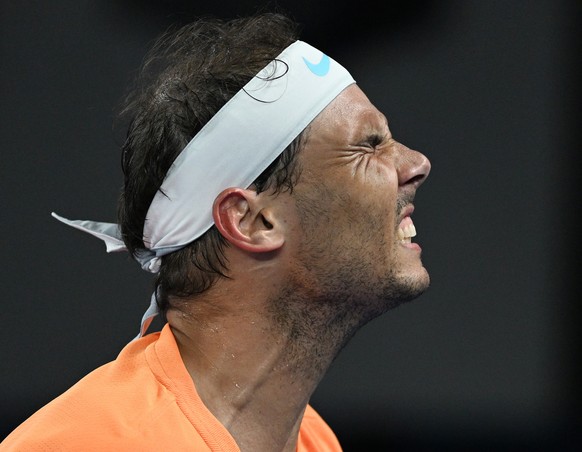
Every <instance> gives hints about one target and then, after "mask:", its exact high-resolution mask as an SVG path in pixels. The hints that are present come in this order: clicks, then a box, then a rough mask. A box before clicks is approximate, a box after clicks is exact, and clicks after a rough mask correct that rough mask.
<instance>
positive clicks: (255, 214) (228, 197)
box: [212, 188, 285, 253]
mask: <svg viewBox="0 0 582 452" xmlns="http://www.w3.org/2000/svg"><path fill="white" fill-rule="evenodd" d="M266 196H267V195H265V196H264V197H260V195H257V193H256V192H255V191H254V190H244V189H242V188H227V189H226V190H223V191H222V192H221V193H220V194H219V195H218V196H217V197H216V199H215V200H214V205H213V207H212V216H213V218H214V224H215V225H216V227H217V228H218V230H219V231H220V233H221V234H222V236H223V237H224V238H225V239H226V240H228V241H229V242H230V243H231V244H232V245H234V246H236V247H238V248H240V249H243V250H246V251H250V252H254V253H266V252H270V251H275V250H277V249H279V248H281V247H282V246H283V243H284V242H285V240H284V235H283V233H282V232H283V231H281V230H279V228H278V227H277V224H276V222H275V221H274V219H273V218H271V214H270V211H269V209H268V206H263V205H262V202H263V200H264V199H265V198H266Z"/></svg>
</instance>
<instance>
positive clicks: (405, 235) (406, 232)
mask: <svg viewBox="0 0 582 452" xmlns="http://www.w3.org/2000/svg"><path fill="white" fill-rule="evenodd" d="M415 236H416V228H415V227H414V224H409V225H408V226H405V227H404V228H398V238H399V239H400V240H404V239H409V238H411V237H415Z"/></svg>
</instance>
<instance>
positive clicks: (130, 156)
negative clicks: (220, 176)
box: [119, 15, 430, 331]
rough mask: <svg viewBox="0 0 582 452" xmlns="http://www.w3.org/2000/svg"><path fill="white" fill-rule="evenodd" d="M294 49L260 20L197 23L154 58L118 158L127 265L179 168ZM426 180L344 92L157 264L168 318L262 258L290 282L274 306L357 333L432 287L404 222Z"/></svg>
mask: <svg viewBox="0 0 582 452" xmlns="http://www.w3.org/2000/svg"><path fill="white" fill-rule="evenodd" d="M295 39H296V36H295V32H294V27H293V25H292V24H291V23H290V22H289V21H287V20H286V19H284V18H282V17H280V16H272V15H267V16H262V17H259V18H254V19H250V20H239V21H235V22H232V23H228V24H222V23H219V22H216V21H211V22H197V23H195V24H193V25H191V26H188V27H185V28H184V29H182V30H180V31H179V32H178V33H177V34H174V35H171V36H170V37H168V38H166V39H165V40H163V41H161V43H160V44H158V45H157V46H156V48H155V50H154V54H153V56H151V57H150V59H149V60H148V63H147V64H146V70H147V69H148V68H150V67H152V66H156V65H160V64H162V69H161V71H158V73H161V75H160V76H158V77H157V78H155V79H153V82H152V81H149V83H148V84H145V85H143V86H145V88H144V89H142V90H140V91H138V92H137V95H135V96H134V97H133V98H132V101H131V102H130V104H129V105H130V108H129V110H134V111H135V113H134V117H133V120H132V124H131V126H130V130H129V133H128V139H127V141H126V144H125V146H124V156H123V164H124V171H125V174H126V183H125V188H124V191H123V193H122V197H121V200H120V208H119V212H120V223H121V227H122V232H123V235H124V240H125V242H126V243H127V245H128V248H129V249H130V250H131V251H132V252H133V253H134V254H139V252H140V250H141V249H143V248H144V247H145V246H144V234H145V235H146V237H145V240H146V242H147V240H148V237H147V234H146V233H145V232H144V222H145V221H146V215H149V214H148V213H147V212H148V208H149V207H150V204H151V203H152V199H153V198H154V196H157V197H159V196H160V193H158V194H157V195H156V192H158V189H159V188H160V186H161V184H162V181H163V179H164V177H165V175H166V172H167V170H168V168H170V165H171V164H172V162H173V160H174V159H175V158H176V156H177V155H178V154H179V153H180V151H182V149H184V147H185V146H186V145H187V144H188V142H189V140H190V139H191V138H192V136H194V135H196V133H197V132H198V131H199V130H200V129H201V128H202V126H204V124H206V122H207V121H208V120H209V119H210V118H211V117H213V115H214V114H215V113H216V112H217V111H218V110H219V109H220V108H221V107H222V106H223V105H224V104H225V103H226V102H227V101H228V100H229V99H230V98H231V97H232V96H233V95H234V94H235V93H236V92H237V91H239V90H240V89H241V88H242V86H243V85H245V83H246V82H248V81H249V80H250V79H252V78H253V77H254V76H255V75H256V74H257V72H258V71H259V70H261V69H262V68H263V67H264V66H265V65H266V64H267V63H268V62H269V61H271V60H273V59H274V58H275V57H276V56H277V55H279V53H280V52H281V51H282V50H283V49H285V48H287V46H289V44H290V43H292V42H293V41H294V40H295ZM160 55H161V56H160ZM323 61H324V60H322V62H323ZM306 63H307V61H306ZM310 70H311V69H310ZM312 72H313V74H316V72H317V68H316V69H315V70H314V71H312ZM316 75H317V74H316ZM344 86H346V85H344ZM342 89H343V88H342ZM245 94H248V93H247V92H246V91H245ZM330 100H331V99H330ZM330 100H328V101H327V102H330ZM289 113H291V112H289ZM306 124H307V123H306ZM255 127H256V130H255V129H254V130H253V131H252V133H255V134H259V136H260V134H261V133H264V132H266V131H264V130H262V127H263V124H256V125H255ZM299 130H300V129H299ZM197 136H199V135H197ZM259 146H260V145H259ZM221 151H222V150H221V149H213V152H221ZM429 169H430V165H429V163H428V160H427V159H426V158H425V157H424V156H422V155H421V154H419V153H417V152H414V151H411V150H409V149H408V148H406V147H404V146H403V145H401V144H399V143H397V142H396V141H394V139H393V138H392V137H391V134H390V131H389V130H388V127H387V122H386V120H385V118H384V117H383V116H382V115H381V113H380V112H378V110H377V109H376V108H375V107H374V106H373V105H372V104H371V103H370V102H369V100H368V99H367V98H366V96H365V95H364V94H363V93H362V91H361V90H360V89H359V88H358V87H357V86H356V85H351V86H349V87H348V88H346V89H343V91H342V92H341V93H340V94H339V95H338V96H337V97H336V98H335V99H334V100H333V101H331V103H329V105H327V107H326V108H325V109H324V110H323V111H321V113H320V114H319V115H318V116H317V117H316V118H315V120H314V121H313V122H312V123H311V124H310V126H309V127H308V128H307V129H306V131H304V132H303V133H300V134H299V136H298V137H297V138H296V139H295V141H294V142H293V143H292V144H291V145H290V146H289V147H288V148H287V149H286V150H285V151H284V152H283V153H282V154H281V156H280V157H279V158H278V159H276V160H275V161H274V162H273V163H272V164H271V166H270V167H269V168H267V170H266V171H264V172H263V174H261V175H260V176H259V177H258V178H257V179H256V180H255V181H254V183H253V184H252V185H251V187H250V190H247V189H246V187H231V188H229V189H227V190H225V191H223V192H222V193H221V194H220V195H219V196H218V197H217V198H216V200H215V202H214V207H213V215H214V221H215V223H216V224H215V226H213V227H212V228H211V229H210V230H209V231H208V232H206V233H205V234H204V235H203V236H202V237H200V238H198V239H197V240H195V241H194V242H192V243H191V244H190V245H189V246H187V247H186V248H183V249H182V250H179V251H175V252H173V253H171V254H168V255H166V256H164V257H163V259H162V265H161V269H160V273H159V277H158V279H157V285H158V291H159V294H160V301H161V307H162V310H165V309H166V308H167V307H168V303H169V300H172V299H173V298H174V297H178V298H179V297H186V296H191V295H195V294H199V293H201V292H203V291H205V290H206V289H208V288H209V287H210V286H211V285H212V284H213V282H214V281H216V280H217V278H220V277H225V278H226V277H228V276H230V275H232V274H237V269H229V268H227V267H228V262H227V260H228V259H231V258H233V256H235V255H240V253H238V254H237V252H238V251H239V250H242V252H243V255H244V253H248V257H249V263H250V262H251V261H253V260H254V262H256V261H260V260H265V259H264V258H262V259H257V256H259V255H261V254H262V255H263V256H270V257H277V258H278V261H276V262H277V265H278V267H279V268H280V269H281V272H280V273H279V274H282V275H284V278H283V279H281V280H280V281H279V282H280V283H283V284H282V286H281V287H280V288H279V289H278V290H279V292H280V293H279V294H278V295H277V294H275V295H273V296H274V298H277V297H278V296H279V295H285V296H288V298H293V297H295V298H297V297H300V298H303V299H305V300H313V301H314V302H315V301H319V303H316V305H317V306H319V307H320V308H321V309H323V310H326V311H328V312H327V313H328V314H332V315H331V316H328V317H334V316H335V317H336V318H341V320H342V321H346V319H348V318H351V320H349V321H350V322H353V323H354V324H353V325H350V326H349V327H348V328H346V331H347V330H350V331H352V330H353V327H356V326H358V325H359V324H361V323H364V322H365V321H367V320H369V319H370V318H372V317H374V316H376V315H378V314H379V313H381V312H383V311H385V310H386V309H388V308H390V307H392V306H394V305H396V304H398V303H399V302H401V301H404V300H407V299H411V298H413V297H415V296H416V295H418V294H419V293H420V292H422V291H423V290H424V289H425V288H426V286H427V285H428V275H427V273H426V271H425V270H424V268H423V267H422V265H421V263H420V249H419V247H418V246H417V245H414V244H411V243H410V240H409V237H410V236H411V235H412V232H411V228H413V226H411V225H412V223H411V220H410V217H409V215H410V213H411V212H412V208H413V207H412V199H413V197H414V193H415V191H416V188H417V187H418V185H419V184H420V183H421V182H422V181H423V180H424V178H425V177H426V175H427V174H428V171H429ZM188 174H189V173H188ZM225 188H226V187H225ZM161 192H162V193H163V190H161ZM163 196H166V194H165V193H163ZM253 234H254V235H253ZM399 234H400V235H399ZM271 252H275V253H274V254H273V253H271ZM268 253H271V254H268ZM267 259H268V257H267ZM273 262H275V260H273ZM237 264H240V261H237ZM243 266H244V264H243ZM279 298H281V297H279ZM283 298H284V297H283ZM273 301H274V303H275V304H277V300H273ZM283 304H284V305H285V302H283ZM293 306H296V307H297V306H300V307H299V308H298V309H299V310H303V308H305V306H304V305H302V304H301V303H299V304H297V303H295V304H294V303H288V304H287V305H285V306H283V309H293ZM318 309H319V308H318ZM349 310H351V311H352V312H353V313H357V315H352V316H349V315H348V314H349V312H348V311H349ZM315 317H316V316H314V318H315ZM282 318H285V316H283V317H282ZM287 318H290V317H287ZM321 318H322V319H323V318H326V316H321ZM332 323H333V322H332Z"/></svg>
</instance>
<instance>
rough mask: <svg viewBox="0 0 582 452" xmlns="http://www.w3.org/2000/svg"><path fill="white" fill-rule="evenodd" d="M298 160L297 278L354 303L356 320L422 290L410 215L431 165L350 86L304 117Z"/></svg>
mask: <svg viewBox="0 0 582 452" xmlns="http://www.w3.org/2000/svg"><path fill="white" fill-rule="evenodd" d="M299 159H300V164H301V168H302V172H301V176H300V178H299V182H298V183H297V185H296V187H295V188H294V191H293V194H292V197H293V198H294V200H295V205H296V209H294V210H295V215H296V216H297V217H298V224H299V226H298V227H297V228H296V234H295V236H294V237H293V241H294V246H295V247H296V249H297V255H296V256H297V261H298V262H300V264H299V265H298V266H297V267H296V268H295V270H294V275H295V277H296V281H300V284H303V285H305V286H306V289H307V290H309V291H312V295H315V296H316V298H317V297H319V298H321V299H327V300H338V302H340V301H341V300H345V301H346V302H347V303H346V305H349V306H351V307H352V308H353V309H357V307H358V306H359V307H360V308H361V310H362V312H361V315H362V316H363V317H364V318H363V321H368V320H370V319H371V318H373V317H375V316H377V315H379V314H381V313H383V312H385V311H386V310H388V309H390V308H392V307H394V306H396V305H398V304H400V303H402V302H404V301H408V300H410V299H413V298H415V297H417V296H418V295H419V294H421V293H422V292H423V291H424V290H426V288H427V287H428V285H429V276H428V272H427V271H426V269H425V268H424V267H423V265H422V262H421V259H420V254H421V248H420V246H419V245H418V244H416V243H414V242H412V241H411V237H412V236H414V235H415V234H416V232H415V228H414V224H413V222H412V219H411V217H410V216H411V214H412V212H413V210H414V205H413V203H412V202H413V199H414V195H415V193H416V190H417V188H418V187H419V186H420V184H421V183H422V182H423V181H424V180H425V179H426V177H427V176H428V173H429V171H430V162H429V160H428V159H427V158H426V157H425V156H424V155H422V154H421V153H419V152H417V151H413V150H411V149H409V148H407V147H406V146H404V145H403V144H401V143H399V142H397V141H396V140H395V139H394V138H393V137H392V134H391V132H390V129H389V128H388V122H387V120H386V118H385V116H384V115H383V114H382V113H381V112H380V111H378V110H377V109H376V108H375V107H374V106H373V105H372V104H371V103H370V101H369V100H368V98H367V97H366V95H365V94H364V93H363V92H362V90H361V89H360V88H359V87H358V86H357V85H351V86H349V87H348V88H346V89H345V90H344V91H343V92H342V93H341V94H340V95H339V96H338V97H337V98H336V99H334V101H332V103H330V104H329V105H328V106H327V108H326V109H325V110H323V111H322V112H321V113H320V114H319V115H318V116H317V117H316V119H315V120H314V121H313V122H312V123H311V127H310V131H309V134H308V138H307V140H306V143H305V148H304V149H303V151H302V152H301V154H300V156H299Z"/></svg>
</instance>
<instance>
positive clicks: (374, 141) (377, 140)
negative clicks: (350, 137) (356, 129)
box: [357, 133, 385, 149]
mask: <svg viewBox="0 0 582 452" xmlns="http://www.w3.org/2000/svg"><path fill="white" fill-rule="evenodd" d="M384 139H385V137H384V136H383V135H380V134H377V133H374V134H371V135H368V136H367V137H366V138H365V139H364V140H362V141H360V142H359V143H358V144H357V146H359V147H366V148H370V149H376V148H377V147H378V146H380V145H381V144H382V143H383V142H384Z"/></svg>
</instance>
